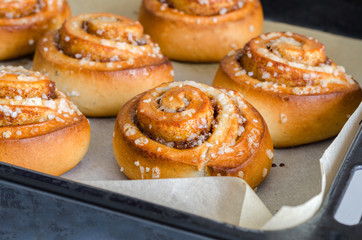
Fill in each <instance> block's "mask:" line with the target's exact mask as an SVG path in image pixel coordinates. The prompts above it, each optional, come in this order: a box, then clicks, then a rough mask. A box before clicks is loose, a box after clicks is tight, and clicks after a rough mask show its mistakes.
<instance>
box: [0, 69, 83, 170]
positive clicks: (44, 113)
mask: <svg viewBox="0 0 362 240" xmlns="http://www.w3.org/2000/svg"><path fill="white" fill-rule="evenodd" d="M4 82H6V83H7V86H8V87H5V86H4V84H3V83H4ZM0 83H1V91H0V95H1V96H0V103H1V104H0V161H2V162H5V163H9V164H13V165H16V166H19V167H23V168H27V169H31V170H34V171H39V172H42V173H46V174H50V175H56V176H59V175H61V174H63V173H65V172H66V171H68V170H70V169H72V168H73V167H75V166H76V165H77V164H78V163H79V161H81V160H82V159H83V157H84V155H85V154H86V152H87V150H88V147H89V143H90V126H89V123H88V120H87V119H86V118H85V117H84V116H83V115H82V114H81V113H80V112H79V111H78V109H77V108H76V106H75V105H74V104H72V103H71V102H70V100H69V99H68V98H67V97H66V96H65V95H64V94H63V93H61V92H59V91H58V90H57V89H56V88H55V85H54V83H53V82H51V81H50V80H49V79H48V78H47V77H46V76H44V75H42V74H40V73H35V72H32V71H29V70H25V69H24V68H21V67H0Z"/></svg>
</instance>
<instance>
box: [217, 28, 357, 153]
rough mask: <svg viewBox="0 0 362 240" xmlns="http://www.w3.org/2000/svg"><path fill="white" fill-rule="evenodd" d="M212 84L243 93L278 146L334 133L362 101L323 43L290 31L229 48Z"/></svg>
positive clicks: (355, 84) (321, 137) (353, 83)
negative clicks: (264, 122) (260, 115)
mask: <svg viewBox="0 0 362 240" xmlns="http://www.w3.org/2000/svg"><path fill="white" fill-rule="evenodd" d="M213 85H214V86H220V87H225V88H231V89H234V90H236V91H239V92H240V93H242V94H243V95H244V97H245V98H246V99H247V100H248V101H249V102H250V103H251V104H253V106H255V107H256V108H257V109H258V111H259V112H260V113H261V114H262V116H263V117H264V119H265V121H266V122H267V124H268V127H269V129H270V133H271V136H272V139H273V143H274V146H275V147H290V146H296V145H300V144H306V143H311V142H315V141H319V140H323V139H327V138H329V137H332V136H335V135H336V134H337V133H338V132H339V131H340V130H341V128H342V126H343V125H344V123H345V122H346V121H347V119H348V117H349V116H350V115H351V114H352V113H353V111H354V110H355V109H356V108H357V107H358V105H359V104H360V102H361V99H362V92H361V88H360V86H359V85H358V83H357V82H356V81H355V80H354V79H353V78H352V77H351V76H349V75H347V74H346V73H345V70H344V68H343V67H342V66H338V65H336V63H334V62H333V61H332V60H331V59H330V58H328V57H327V56H326V54H325V46H324V45H323V44H322V43H320V42H319V41H317V40H316V39H313V38H311V37H306V36H303V35H299V34H295V33H290V32H272V33H267V34H262V35H260V36H259V37H257V38H254V39H252V40H251V41H250V42H249V43H248V44H246V46H245V47H244V49H239V50H237V51H235V52H230V53H229V54H228V55H227V56H226V57H225V58H224V59H223V60H222V61H221V62H220V66H219V69H218V71H217V73H216V76H215V79H214V83H213Z"/></svg>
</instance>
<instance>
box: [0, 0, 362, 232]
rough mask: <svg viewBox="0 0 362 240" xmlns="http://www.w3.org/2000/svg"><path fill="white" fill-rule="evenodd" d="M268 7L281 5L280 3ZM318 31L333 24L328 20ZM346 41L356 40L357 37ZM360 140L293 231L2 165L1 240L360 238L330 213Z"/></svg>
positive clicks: (353, 167)
mask: <svg viewBox="0 0 362 240" xmlns="http://www.w3.org/2000/svg"><path fill="white" fill-rule="evenodd" d="M273 2H274V4H275V5H279V3H280V4H281V5H279V6H285V3H284V5H282V4H283V1H273ZM290 2H293V1H290ZM321 2H322V1H321ZM331 2H333V3H334V2H336V1H331ZM331 2H329V3H331ZM346 2H347V1H345V2H341V3H340V4H342V5H343V4H346ZM352 2H353V1H352ZM262 3H263V4H265V5H263V6H264V12H265V18H266V19H269V20H276V21H286V22H290V21H289V20H288V19H287V18H286V19H281V18H280V14H279V13H277V12H273V11H272V12H271V13H270V11H269V10H268V9H270V8H268V1H265V0H264V1H262ZM325 4H327V3H325ZM292 5H293V4H290V6H289V5H288V7H289V8H288V11H296V10H293V8H292ZM298 7H303V6H299V5H298ZM310 7H311V6H310V5H309V4H305V5H304V8H305V9H304V10H303V9H301V8H299V9H297V11H301V12H302V11H305V12H307V10H309V8H310ZM351 15H352V14H351ZM298 16H299V17H298ZM298 16H295V20H294V21H295V22H290V23H293V24H297V25H303V16H302V15H298ZM358 16H359V18H361V16H360V14H359V15H358ZM334 17H336V16H334ZM298 21H299V22H298ZM359 22H361V21H359ZM324 24H326V25H328V26H329V25H335V24H333V22H329V21H327V22H324ZM326 25H325V26H326ZM306 26H308V24H306ZM315 26H316V28H318V29H322V30H325V29H327V30H330V28H329V27H325V28H323V26H321V25H318V24H316V25H315ZM309 27H311V26H309ZM334 27H335V26H334ZM337 27H338V26H337ZM332 28H333V27H332ZM330 31H331V32H335V33H341V32H339V31H338V30H337V31H333V29H332V30H330ZM340 31H345V29H342V30H340ZM344 35H349V36H352V35H353V36H354V37H356V35H355V33H351V34H345V33H344ZM357 37H358V36H357ZM361 135H362V134H361V127H360V128H359V131H358V133H357V134H356V137H355V139H354V141H353V143H352V144H351V146H350V149H349V151H348V153H347V154H346V156H345V158H344V161H343V164H342V165H341V168H340V170H339V172H338V174H337V175H336V177H335V179H334V182H333V184H332V186H331V188H330V189H329V192H328V194H327V196H326V198H325V201H324V202H323V205H322V207H321V208H320V210H319V211H318V213H317V214H316V215H315V216H314V217H313V218H312V219H311V220H309V221H308V222H306V223H304V224H301V225H299V226H297V227H295V228H290V229H284V230H278V231H259V230H250V229H244V228H240V227H237V226H235V225H230V224H225V223H222V222H218V221H214V220H210V219H206V218H202V217H199V216H196V215H192V214H189V213H185V212H181V211H177V210H174V209H170V208H167V207H163V206H160V205H157V204H152V203H149V202H146V201H143V200H139V199H136V198H132V197H129V196H126V195H122V194H117V193H115V192H110V191H107V190H104V189H99V188H94V187H91V186H89V185H84V184H81V183H79V182H74V181H70V180H66V179H64V178H58V177H51V176H47V175H44V174H39V173H36V172H32V171H29V170H25V169H21V168H18V167H14V166H10V165H7V164H0V195H1V198H0V207H1V211H0V219H1V220H2V221H1V222H2V224H1V226H0V236H1V239H241V238H243V239H290V238H291V236H293V238H296V239H359V238H360V236H361V235H362V226H361V223H359V224H357V225H354V226H346V225H343V224H340V223H338V222H337V221H336V220H335V219H334V214H335V212H336V209H337V207H338V205H339V202H340V201H341V198H342V196H343V194H344V192H345V190H346V186H347V185H348V183H349V181H350V179H351V176H352V175H353V173H354V172H355V171H357V170H358V169H361V168H362V167H361V166H362V163H361V159H360V158H361V157H360V156H362V153H361V151H362V149H361V146H362V144H361V141H362V140H361V139H362V136H361Z"/></svg>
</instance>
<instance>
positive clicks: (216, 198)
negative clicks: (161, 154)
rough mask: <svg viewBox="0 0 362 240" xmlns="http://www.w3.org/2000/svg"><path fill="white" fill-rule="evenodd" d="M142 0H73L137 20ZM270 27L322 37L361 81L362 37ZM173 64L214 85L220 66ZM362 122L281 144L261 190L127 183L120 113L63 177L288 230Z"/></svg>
mask: <svg viewBox="0 0 362 240" xmlns="http://www.w3.org/2000/svg"><path fill="white" fill-rule="evenodd" d="M140 2H141V1H140V0H137V1H127V0H123V1H121V0H104V1H99V0H69V3H70V5H71V7H72V12H73V15H77V14H79V13H85V12H110V13H115V14H119V15H123V16H127V17H130V18H133V19H137V12H138V8H139V6H140ZM269 31H291V32H296V33H301V34H305V35H308V36H312V37H315V38H316V39H318V40H320V41H321V42H322V43H324V45H325V46H326V52H327V55H328V56H329V57H330V58H332V59H333V60H334V61H335V62H336V63H337V64H338V65H343V66H344V67H345V68H346V71H347V73H349V74H351V75H353V76H354V78H355V79H357V80H358V81H359V83H360V85H361V83H362V81H361V80H362V68H361V67H360V66H359V65H360V64H361V62H362V61H361V60H362V57H361V56H362V41H361V40H356V39H351V38H345V37H342V36H337V35H333V34H328V33H323V32H320V31H315V30H310V29H306V28H301V27H296V26H291V25H287V24H281V23H275V22H268V21H266V22H265V26H264V32H269ZM2 64H5V65H23V66H25V67H27V68H31V65H32V62H31V57H28V58H24V59H20V60H17V61H8V62H2ZM173 66H174V68H175V80H176V81H182V80H194V81H197V82H202V83H206V84H211V83H212V80H213V77H214V74H215V72H216V69H217V67H218V64H187V63H179V62H173ZM361 119H362V107H361V106H360V107H359V109H358V110H357V111H356V112H355V114H354V115H353V116H352V117H351V118H350V120H349V122H348V126H346V127H345V128H344V129H343V131H342V132H341V134H340V135H339V136H338V137H337V138H336V139H335V140H334V139H329V140H326V141H322V142H318V143H313V144H308V145H304V146H300V147H295V148H289V149H276V150H275V159H274V163H275V164H276V165H277V167H273V168H272V169H271V171H270V174H269V176H268V177H267V179H266V180H265V182H264V183H262V184H261V185H260V186H259V187H258V189H257V190H256V192H254V190H252V189H250V187H249V186H248V185H247V184H245V182H244V181H243V180H241V179H239V178H231V177H207V178H197V179H195V178H194V179H166V180H161V179H160V180H138V181H130V180H127V178H126V177H125V176H124V175H123V174H122V173H121V172H120V170H119V167H118V165H117V163H116V160H115V158H114V155H113V150H112V133H113V127H114V123H115V118H98V119H96V118H92V119H90V123H91V129H92V139H91V145H90V148H89V151H88V153H87V154H86V156H85V157H84V159H83V160H82V161H81V162H80V163H79V164H78V165H77V166H76V167H75V168H74V169H72V170H71V171H69V172H68V173H66V174H64V175H63V176H62V177H64V178H67V179H70V180H74V181H78V182H82V183H86V184H90V185H93V186H96V187H100V188H104V189H108V190H111V191H115V192H120V193H123V194H126V195H129V196H133V197H138V198H141V199H145V200H148V201H151V202H154V203H157V204H161V205H165V206H169V207H172V208H175V209H179V210H183V211H186V212H190V213H194V214H197V215H200V216H203V217H207V218H211V219H214V220H217V221H221V222H226V223H230V224H235V225H239V226H242V227H246V228H252V229H270V230H271V229H281V228H288V227H293V226H295V225H298V224H301V223H302V222H304V221H306V220H308V219H309V218H310V217H312V216H313V215H314V214H315V212H316V211H317V210H318V208H319V207H320V204H321V202H322V200H323V197H324V195H325V192H326V190H327V189H328V188H329V186H330V184H331V181H332V179H333V177H334V176H335V173H336V171H337V170H338V167H339V165H340V162H341V161H342V160H343V156H344V154H345V152H346V151H347V148H348V146H349V145H350V143H351V141H352V139H353V136H354V134H355V133H356V131H357V129H358V122H359V121H360V120H361ZM333 140H334V142H333V143H332V141H333ZM331 143H332V146H331V147H329V148H328V146H329V145H330V144H331ZM327 148H328V150H327V151H326V152H325V150H326V149H327ZM324 152H325V153H324ZM323 153H324V154H323ZM322 156H323V157H322ZM280 164H282V165H283V164H284V167H281V166H280ZM251 216H252V217H251Z"/></svg>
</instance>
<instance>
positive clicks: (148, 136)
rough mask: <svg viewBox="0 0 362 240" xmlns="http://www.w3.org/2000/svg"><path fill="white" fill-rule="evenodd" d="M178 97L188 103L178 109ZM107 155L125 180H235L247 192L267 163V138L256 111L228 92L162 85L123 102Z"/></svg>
mask: <svg viewBox="0 0 362 240" xmlns="http://www.w3.org/2000/svg"><path fill="white" fill-rule="evenodd" d="M180 84H181V85H180ZM200 90H201V92H204V93H202V94H201V95H199V93H198V91H200ZM205 91H206V92H207V93H205ZM176 92H177V93H176ZM189 93H190V94H189ZM183 94H186V95H183ZM161 95H162V96H163V97H161V98H162V100H160V96H161ZM182 96H183V97H185V98H187V99H188V100H189V102H188V103H186V105H184V106H181V105H182V102H181V105H179V104H180V102H177V101H178V100H180V99H181V101H186V100H182V99H183V97H182ZM190 96H194V98H193V97H190ZM200 97H201V98H202V99H203V98H204V97H206V99H205V100H203V101H201V100H200ZM167 99H172V101H174V102H169V103H166V102H167V101H168V100H167ZM210 100H211V101H212V102H213V103H212V104H211V105H209V104H210V102H209V101H210ZM158 101H161V102H162V103H160V104H161V105H160V106H158V103H157V102H158ZM170 101H171V100H170ZM205 103H206V106H205ZM156 106H158V107H156ZM175 106H177V107H176V108H174V107H175ZM209 106H212V108H211V110H210V108H209ZM180 108H181V110H180ZM142 109H143V110H142ZM172 109H174V110H175V109H178V110H177V111H176V112H174V111H173V110H172ZM136 110H137V111H136ZM193 110H195V111H193ZM210 111H211V116H212V117H211V119H208V120H206V119H207V118H208V117H207V116H208V114H209V112H210ZM216 112H217V113H216ZM214 114H215V115H214ZM147 116H151V117H150V118H151V122H148V120H147ZM214 116H216V117H215V118H214ZM209 121H210V123H211V125H210V126H208V124H207V122H209ZM200 123H201V124H200ZM184 124H189V125H188V127H189V130H188V134H187V133H186V136H185V137H186V138H185V139H183V138H184V136H183V133H184V129H185V126H183V125H184ZM158 125H162V127H159V126H158ZM200 129H202V133H199V134H196V133H195V132H197V131H199V130H200ZM207 129H209V130H207ZM166 139H167V140H166ZM113 150H114V154H115V157H116V160H117V162H118V164H119V166H120V167H121V170H122V171H124V173H125V174H126V176H128V177H129V178H131V179H150V178H181V177H202V176H236V177H241V178H243V179H244V180H245V181H246V182H247V183H248V184H249V185H250V186H251V187H253V188H254V187H256V186H257V185H258V184H260V183H261V182H262V181H263V180H264V179H265V177H266V176H267V174H268V173H269V170H270V167H271V164H272V161H273V146H272V141H271V137H270V134H269V131H268V128H267V126H266V123H265V122H264V120H263V118H262V117H261V115H260V114H259V113H258V112H257V111H256V109H254V108H253V107H252V106H251V105H250V104H249V103H247V102H246V101H244V100H243V99H242V98H241V96H240V95H238V93H236V92H234V91H225V90H218V89H216V88H212V87H209V86H207V85H203V84H198V83H194V82H190V81H186V82H178V83H176V82H175V83H173V84H172V83H171V84H162V85H161V86H159V87H157V88H155V89H152V90H150V91H148V92H145V93H142V94H139V95H137V96H136V97H134V98H133V99H132V100H130V101H129V102H127V103H126V104H125V106H124V107H123V108H122V110H121V111H120V113H119V114H118V117H117V120H116V124H115V130H114V137H113Z"/></svg>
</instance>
